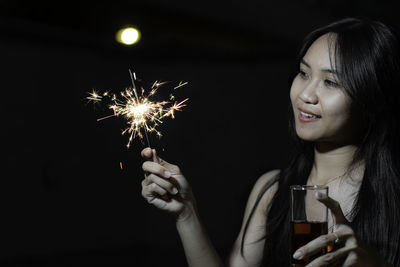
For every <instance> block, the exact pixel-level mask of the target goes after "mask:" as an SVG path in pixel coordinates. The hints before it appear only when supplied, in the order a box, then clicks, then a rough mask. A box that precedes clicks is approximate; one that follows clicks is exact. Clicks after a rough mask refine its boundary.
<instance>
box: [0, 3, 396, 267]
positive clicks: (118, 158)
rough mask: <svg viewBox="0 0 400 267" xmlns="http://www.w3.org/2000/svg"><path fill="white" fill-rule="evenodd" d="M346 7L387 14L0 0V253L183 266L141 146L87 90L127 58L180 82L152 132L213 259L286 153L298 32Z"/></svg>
mask: <svg viewBox="0 0 400 267" xmlns="http://www.w3.org/2000/svg"><path fill="white" fill-rule="evenodd" d="M360 15H361V16H368V17H370V18H373V19H379V20H382V21H384V22H387V23H390V24H392V25H394V26H396V27H398V26H399V25H400V20H399V19H398V17H399V15H398V12H397V11H396V8H394V4H393V3H391V2H385V1H377V0H376V1H373V0H363V1H361V0H357V1H344V0H339V1H326V0H324V1H317V0H301V1H289V0H282V1H244V2H243V1H215V0H214V1H209V0H203V1H173V0H172V1H161V0H148V1H96V2H95V1H93V2H92V1H81V2H74V1H52V2H44V1H19V0H17V1H4V0H0V62H1V64H0V66H1V69H0V73H1V74H0V75H1V76H0V77H1V79H0V86H1V87H0V88H1V91H0V92H1V110H2V112H1V133H2V146H1V151H2V155H3V156H2V160H1V162H2V165H3V167H2V174H1V182H0V183H1V184H0V190H1V193H0V195H1V201H0V214H1V228H0V263H1V264H2V265H4V266H7V265H19V266H23V265H30V264H42V265H44V264H49V265H50V266H55V265H66V266H77V265H86V264H95V265H98V264H110V265H116V264H121V265H122V264H127V265H131V266H185V265H186V262H185V258H184V254H183V250H182V247H181V245H180V241H179V239H178V236H177V234H176V230H175V227H174V222H173V219H172V218H171V217H170V216H169V215H167V214H164V213H163V212H160V211H158V210H156V209H155V208H154V207H152V206H149V205H148V204H147V203H146V202H145V201H144V200H143V199H142V197H141V193H140V192H141V185H140V182H141V180H142V179H143V174H142V171H141V164H142V160H141V158H140V151H141V150H142V149H143V148H144V146H145V145H144V144H142V143H141V142H140V141H138V140H136V141H134V142H133V144H132V147H131V148H130V149H129V150H128V149H126V147H125V144H126V142H127V137H126V136H121V129H122V128H123V127H124V126H125V125H124V122H123V121H122V120H121V119H119V118H112V119H108V120H104V121H101V122H97V121H96V119H97V118H98V117H102V116H105V115H108V114H109V113H110V112H109V111H107V110H106V109H102V108H101V106H95V105H93V104H92V103H89V104H88V103H87V100H86V99H85V98H86V96H87V92H89V91H91V90H92V89H93V88H96V89H98V90H99V91H101V90H111V91H112V92H118V91H120V90H123V89H124V88H125V87H128V86H130V78H129V73H128V69H129V68H131V69H133V70H134V71H135V72H136V74H137V76H138V77H139V78H141V79H142V80H143V84H144V85H145V86H148V87H149V86H151V84H152V83H153V82H154V81H155V80H162V81H171V82H172V83H171V84H174V85H176V84H178V83H179V82H180V81H188V82H189V84H188V85H187V86H185V87H182V88H180V89H179V92H176V96H177V97H178V98H179V99H183V98H186V97H189V98H190V100H189V105H188V106H187V107H185V108H184V109H183V112H178V113H177V115H176V119H175V120H170V119H166V120H165V123H164V124H163V125H162V126H161V127H160V130H161V131H162V133H163V135H164V136H163V137H162V138H161V139H160V140H158V139H157V138H156V137H154V136H150V139H151V140H150V141H151V144H152V147H154V148H156V149H157V150H158V151H159V154H160V155H161V157H163V158H165V159H166V160H167V161H170V162H173V163H176V164H178V165H179V166H181V168H182V169H183V171H184V173H185V176H186V177H187V179H188V180H189V181H190V183H191V185H192V187H193V191H194V193H195V195H196V198H197V201H198V205H199V210H200V214H201V215H202V219H203V222H204V225H205V227H206V229H207V230H208V232H209V234H210V237H211V239H212V241H213V243H214V244H215V247H216V249H217V250H218V252H219V253H220V255H221V256H222V257H223V258H226V257H227V256H228V253H229V251H230V248H231V246H232V244H233V241H234V239H235V238H236V235H237V233H238V231H239V227H240V225H241V220H242V214H243V211H244V205H245V203H246V200H247V197H248V194H249V192H250V190H251V187H252V185H253V184H254V182H255V181H256V179H257V178H258V177H259V176H260V175H261V174H262V173H264V172H266V171H268V170H271V169H275V168H281V167H283V166H284V165H285V162H286V160H287V157H288V153H289V152H290V145H289V143H288V134H287V107H288V101H289V98H288V92H289V77H290V71H291V69H292V64H293V62H294V59H295V56H296V53H297V50H298V48H299V45H300V43H301V40H302V38H303V37H304V36H305V35H306V34H307V33H308V32H309V31H311V30H313V29H315V28H316V27H319V26H321V25H323V24H325V23H328V22H331V21H332V20H335V19H337V18H342V17H345V16H360ZM124 25H135V26H137V27H138V28H139V29H140V30H141V31H142V40H141V42H140V43H139V44H137V45H136V46H133V47H124V46H122V45H119V44H117V43H115V41H114V34H115V32H116V31H117V30H118V29H119V28H120V27H121V26H124ZM166 88H168V86H167V87H166ZM120 162H122V164H123V169H122V170H121V169H120V166H119V164H120Z"/></svg>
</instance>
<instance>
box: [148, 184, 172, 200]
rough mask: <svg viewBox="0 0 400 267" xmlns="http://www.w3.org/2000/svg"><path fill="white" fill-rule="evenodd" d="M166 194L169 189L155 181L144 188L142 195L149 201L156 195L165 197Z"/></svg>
mask: <svg viewBox="0 0 400 267" xmlns="http://www.w3.org/2000/svg"><path fill="white" fill-rule="evenodd" d="M166 195H167V190H165V189H164V188H162V187H161V186H159V185H158V184H155V183H151V184H149V185H147V186H145V187H143V189H142V196H143V197H144V198H146V200H148V201H149V200H152V199H153V198H154V197H155V196H160V197H164V196H166Z"/></svg>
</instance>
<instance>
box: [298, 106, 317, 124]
mask: <svg viewBox="0 0 400 267" xmlns="http://www.w3.org/2000/svg"><path fill="white" fill-rule="evenodd" d="M298 118H299V120H300V121H301V122H313V121H317V120H319V119H321V116H319V115H316V114H314V113H311V112H307V111H306V110H304V109H300V108H299V115H298Z"/></svg>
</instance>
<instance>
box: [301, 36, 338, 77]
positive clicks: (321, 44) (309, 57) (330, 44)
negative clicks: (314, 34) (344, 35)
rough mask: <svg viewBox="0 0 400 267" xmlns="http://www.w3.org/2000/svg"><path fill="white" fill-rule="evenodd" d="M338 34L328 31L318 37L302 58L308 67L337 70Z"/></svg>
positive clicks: (325, 70) (329, 70) (328, 70)
mask: <svg viewBox="0 0 400 267" xmlns="http://www.w3.org/2000/svg"><path fill="white" fill-rule="evenodd" d="M335 43H336V35H335V34H331V33H327V34H324V35H322V36H320V37H319V38H318V39H316V40H315V41H314V42H313V43H312V45H311V46H310V47H309V48H308V50H307V52H306V54H305V55H304V57H303V58H302V60H301V62H302V63H304V62H305V63H308V65H309V66H308V67H310V68H312V69H316V70H322V71H324V72H335Z"/></svg>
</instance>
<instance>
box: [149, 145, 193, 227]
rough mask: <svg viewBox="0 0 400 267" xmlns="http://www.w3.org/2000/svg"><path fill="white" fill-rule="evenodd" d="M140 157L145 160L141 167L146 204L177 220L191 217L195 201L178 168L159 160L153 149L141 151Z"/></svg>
mask: <svg viewBox="0 0 400 267" xmlns="http://www.w3.org/2000/svg"><path fill="white" fill-rule="evenodd" d="M142 157H143V158H144V159H146V161H145V162H144V163H143V165H142V168H143V171H144V173H145V179H144V180H143V181H142V196H143V197H144V198H145V199H146V200H147V202H148V203H150V204H152V205H154V206H156V207H157V208H159V209H161V210H165V211H167V212H169V213H172V214H174V215H176V216H177V219H178V220H184V219H186V218H187V217H188V216H191V215H192V214H193V213H194V212H195V199H194V196H193V193H192V190H191V188H190V185H189V183H188V182H187V180H186V178H185V177H184V176H183V175H182V173H181V171H180V169H179V167H178V166H176V165H173V164H170V163H168V162H166V161H164V160H162V159H161V158H159V157H158V156H157V154H156V151H155V149H150V148H145V149H143V150H142Z"/></svg>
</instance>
